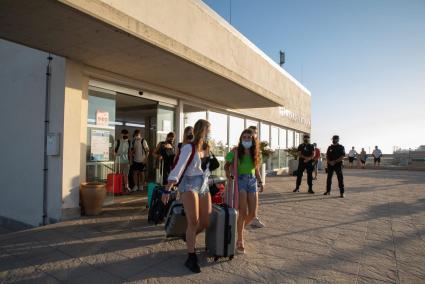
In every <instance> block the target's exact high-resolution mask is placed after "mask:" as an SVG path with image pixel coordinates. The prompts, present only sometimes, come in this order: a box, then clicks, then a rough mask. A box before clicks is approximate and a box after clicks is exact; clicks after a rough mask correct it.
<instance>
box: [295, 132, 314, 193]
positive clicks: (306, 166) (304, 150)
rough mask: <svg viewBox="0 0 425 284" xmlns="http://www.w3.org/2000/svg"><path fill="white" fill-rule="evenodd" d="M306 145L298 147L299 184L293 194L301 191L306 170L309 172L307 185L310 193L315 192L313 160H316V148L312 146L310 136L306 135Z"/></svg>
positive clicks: (304, 139) (304, 138) (304, 137)
mask: <svg viewBox="0 0 425 284" xmlns="http://www.w3.org/2000/svg"><path fill="white" fill-rule="evenodd" d="M303 141H304V143H302V144H300V145H299V146H298V173H297V183H296V185H295V189H294V191H293V192H299V191H300V185H301V180H302V178H303V174H304V170H307V184H308V193H314V191H313V168H314V167H313V158H314V146H313V144H310V135H308V134H304V136H303Z"/></svg>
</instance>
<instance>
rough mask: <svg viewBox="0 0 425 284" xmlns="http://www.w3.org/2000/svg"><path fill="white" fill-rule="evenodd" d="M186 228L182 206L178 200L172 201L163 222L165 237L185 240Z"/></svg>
mask: <svg viewBox="0 0 425 284" xmlns="http://www.w3.org/2000/svg"><path fill="white" fill-rule="evenodd" d="M186 228H187V220H186V215H185V213H184V208H183V204H182V203H181V202H180V201H178V200H174V201H173V203H172V204H171V206H170V210H169V211H168V215H167V219H166V221H165V236H166V237H167V238H185V237H186Z"/></svg>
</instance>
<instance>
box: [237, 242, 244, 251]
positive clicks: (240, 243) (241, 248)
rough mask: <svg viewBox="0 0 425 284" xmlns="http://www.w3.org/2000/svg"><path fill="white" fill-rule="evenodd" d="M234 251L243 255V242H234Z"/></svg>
mask: <svg viewBox="0 0 425 284" xmlns="http://www.w3.org/2000/svg"><path fill="white" fill-rule="evenodd" d="M236 250H237V252H238V253H241V254H244V253H245V247H244V244H243V241H237V242H236Z"/></svg>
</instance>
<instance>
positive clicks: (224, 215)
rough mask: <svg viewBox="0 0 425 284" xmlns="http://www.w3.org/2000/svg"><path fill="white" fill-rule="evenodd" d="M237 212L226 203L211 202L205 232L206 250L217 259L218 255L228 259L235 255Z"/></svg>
mask: <svg viewBox="0 0 425 284" xmlns="http://www.w3.org/2000/svg"><path fill="white" fill-rule="evenodd" d="M237 217H238V212H237V211H236V209H235V208H230V207H229V206H228V205H226V204H223V205H217V204H213V206H212V213H211V217H210V225H209V226H208V229H207V232H206V234H205V244H206V251H207V253H208V255H209V256H212V257H214V261H217V260H218V259H219V258H220V257H228V258H229V259H230V260H231V259H233V256H234V255H235V248H236V224H237Z"/></svg>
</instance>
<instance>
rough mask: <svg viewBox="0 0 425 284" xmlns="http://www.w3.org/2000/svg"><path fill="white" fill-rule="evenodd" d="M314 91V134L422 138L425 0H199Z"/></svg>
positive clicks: (368, 143) (359, 142)
mask: <svg viewBox="0 0 425 284" xmlns="http://www.w3.org/2000/svg"><path fill="white" fill-rule="evenodd" d="M204 2H205V3H206V4H208V5H209V6H210V7H211V8H212V9H214V10H215V11H216V12H217V13H218V14H220V15H221V16H222V17H223V18H224V19H226V20H227V21H229V22H230V3H231V24H232V25H233V26H234V27H235V28H236V29H237V30H239V31H240V32H241V33H242V34H243V35H244V36H246V37H247V38H248V39H249V40H250V41H252V42H253V43H254V44H255V45H256V46H258V47H259V48H260V49H261V50H263V51H264V52H265V53H266V54H267V55H268V56H269V57H270V58H272V59H273V60H274V61H276V62H278V60H279V50H284V51H285V54H286V63H285V65H284V69H285V70H286V71H288V72H289V73H290V74H291V75H292V76H294V77H295V78H296V79H297V80H298V81H300V82H301V83H302V84H303V85H304V86H305V87H306V88H307V89H309V90H310V92H311V94H312V132H311V136H312V140H313V141H314V142H317V144H318V146H319V147H321V148H326V147H327V146H328V145H329V144H330V143H331V141H330V140H331V137H332V135H334V134H339V135H340V143H341V144H343V145H344V146H345V147H346V149H348V148H351V146H355V147H356V149H357V150H359V149H360V148H361V147H364V148H365V150H366V151H367V152H369V148H370V149H371V150H372V149H373V147H374V146H375V145H378V146H379V148H380V149H381V150H382V151H383V152H384V153H392V152H393V149H394V147H395V146H396V147H401V148H404V149H408V148H412V149H415V148H417V147H418V146H419V145H424V144H425V0H398V1H396V0H352V1H348V0H261V1H258V0H204Z"/></svg>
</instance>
